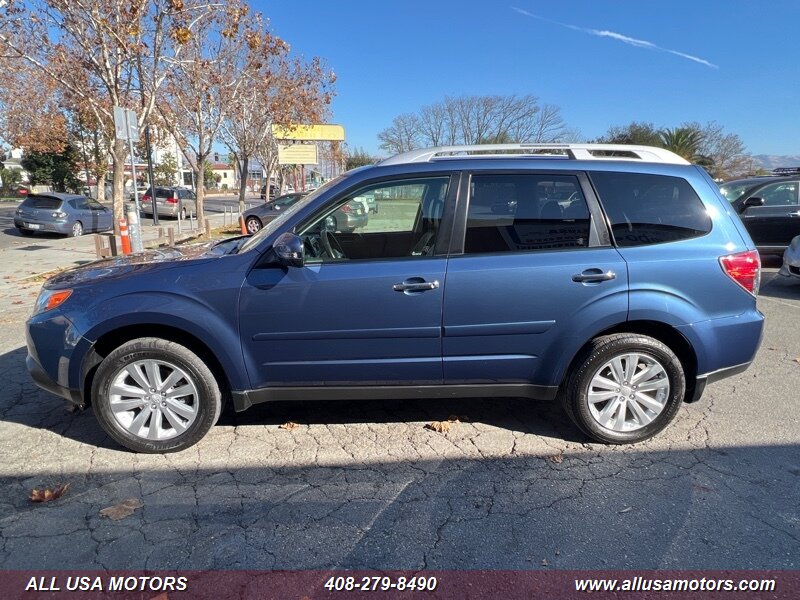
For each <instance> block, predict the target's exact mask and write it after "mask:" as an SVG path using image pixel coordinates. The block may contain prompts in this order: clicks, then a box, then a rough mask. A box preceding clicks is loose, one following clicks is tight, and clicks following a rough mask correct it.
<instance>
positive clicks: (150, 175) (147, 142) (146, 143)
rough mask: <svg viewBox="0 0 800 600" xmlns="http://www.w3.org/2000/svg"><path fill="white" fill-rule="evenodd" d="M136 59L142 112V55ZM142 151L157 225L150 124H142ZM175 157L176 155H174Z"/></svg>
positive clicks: (144, 104) (154, 220)
mask: <svg viewBox="0 0 800 600" xmlns="http://www.w3.org/2000/svg"><path fill="white" fill-rule="evenodd" d="M136 61H137V63H138V65H139V92H140V95H141V97H142V114H144V108H145V106H146V103H145V100H144V86H143V85H142V55H141V53H137V54H136ZM144 151H145V152H146V153H147V177H148V179H149V180H150V193H151V195H152V200H151V202H152V203H153V225H158V207H157V206H156V180H155V176H154V175H153V150H152V148H151V147H150V124H149V123H147V124H145V126H144ZM176 158H177V157H176Z"/></svg>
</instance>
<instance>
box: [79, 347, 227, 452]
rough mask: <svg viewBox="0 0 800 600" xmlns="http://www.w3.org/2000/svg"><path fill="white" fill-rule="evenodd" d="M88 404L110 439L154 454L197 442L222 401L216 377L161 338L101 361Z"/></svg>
mask: <svg viewBox="0 0 800 600" xmlns="http://www.w3.org/2000/svg"><path fill="white" fill-rule="evenodd" d="M92 405H93V408H94V413H95V415H96V416H97V420H98V421H99V422H100V425H101V426H102V427H103V429H104V430H105V432H106V433H107V434H108V435H109V436H111V437H112V438H113V439H114V440H116V441H117V442H118V443H120V444H122V445H123V446H125V447H126V448H129V449H131V450H134V451H136V452H142V453H148V454H156V453H165V452H178V451H180V450H184V449H186V448H189V447H190V446H193V445H194V444H196V443H197V442H198V441H200V440H201V439H202V438H203V436H205V434H206V433H208V431H209V430H210V429H211V427H213V426H214V424H215V423H216V422H217V419H218V418H219V415H220V411H221V409H222V397H221V394H220V390H219V386H218V384H217V381H216V379H215V378H214V375H213V374H212V373H211V371H210V370H209V368H208V367H207V366H206V365H205V363H204V362H203V361H202V360H201V359H200V358H199V357H198V356H197V355H196V354H195V353H194V352H192V351H191V350H189V349H188V348H186V347H184V346H181V345H180V344H177V343H175V342H170V341H167V340H163V339H160V338H139V339H136V340H132V341H130V342H127V343H125V344H123V345H122V346H120V347H119V348H117V349H116V350H114V351H113V352H111V353H110V354H109V355H108V356H107V357H106V358H105V359H104V360H103V362H102V363H100V366H99V367H98V369H97V373H96V375H95V378H94V382H93V385H92Z"/></svg>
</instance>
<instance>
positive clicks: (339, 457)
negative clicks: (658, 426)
mask: <svg viewBox="0 0 800 600" xmlns="http://www.w3.org/2000/svg"><path fill="white" fill-rule="evenodd" d="M759 306H760V308H761V310H762V311H763V312H764V313H765V314H766V315H767V322H766V332H765V338H764V341H763V344H762V347H761V350H760V352H759V354H758V357H757V360H756V362H755V364H754V365H753V366H752V367H751V368H750V369H749V370H748V371H746V372H745V373H743V374H741V375H738V376H736V377H733V378H730V379H726V380H724V381H721V382H719V383H716V384H714V385H712V386H709V388H708V389H707V391H706V394H705V396H704V397H703V399H702V400H701V401H700V402H699V403H697V404H693V405H686V406H684V407H683V408H682V409H681V411H680V413H679V415H678V417H677V419H676V420H675V422H674V423H673V424H672V425H671V426H670V427H669V428H668V429H667V430H666V431H665V432H664V433H663V434H661V435H660V436H658V437H657V438H655V439H653V440H651V441H649V442H647V443H644V444H638V445H634V446H626V447H613V446H602V445H598V444H591V443H587V441H586V438H585V437H584V436H583V435H581V434H580V432H579V431H577V430H576V429H575V428H574V427H573V426H572V425H571V423H570V422H569V421H568V420H567V418H566V417H565V416H563V415H562V413H561V410H560V409H559V408H558V406H557V405H556V404H548V403H534V402H531V401H526V400H522V399H497V398H487V399H476V400H467V401H465V400H458V401H441V400H437V401H434V400H429V401H425V400H416V401H393V402H385V401H384V402H348V401H342V402H328V403H311V402H301V403H281V404H274V405H262V406H259V407H255V408H254V409H252V410H250V411H248V412H245V413H241V414H234V413H232V412H231V411H227V412H226V413H224V414H223V416H222V419H221V420H220V423H219V424H218V425H217V426H216V427H215V428H214V429H213V430H212V432H211V433H210V434H209V436H208V437H207V438H206V439H204V440H203V441H202V442H200V444H198V445H197V446H195V447H193V448H191V449H189V450H188V451H185V452H183V453H179V454H173V455H165V456H145V455H136V454H132V453H130V452H127V451H124V450H122V449H120V448H119V447H118V446H116V445H115V444H114V443H113V442H112V441H111V440H110V439H108V438H107V437H106V436H105V435H104V434H103V433H102V432H101V430H100V428H99V426H98V425H97V424H96V422H95V419H94V416H93V415H92V413H91V411H86V412H77V413H76V412H68V411H67V410H65V402H64V401H62V400H60V399H59V398H56V397H55V396H52V395H50V394H48V393H46V392H43V391H40V390H39V389H38V388H36V387H35V386H34V384H33V382H32V381H31V380H30V378H29V377H28V375H27V373H26V372H25V368H24V357H25V350H24V333H23V321H24V319H25V318H26V316H27V314H28V313H29V311H30V307H29V305H24V306H23V305H6V306H4V307H2V308H3V309H5V310H4V311H3V312H0V381H2V382H3V386H2V391H0V515H2V516H0V566H2V568H5V569H13V568H16V569H23V568H39V569H46V568H114V569H119V568H177V567H180V568H188V569H204V568H257V569H289V568H291V569H297V568H300V569H303V568H402V569H425V568H431V569H433V568H436V569H451V568H455V569H458V568H476V569H560V568H648V569H650V568H735V569H749V568H752V569H762V568H763V569H797V568H799V567H800V509H799V508H798V502H797V497H798V492H800V411H798V390H800V335H798V334H797V331H798V329H797V323H798V320H800V283H794V282H787V281H785V280H782V279H780V278H776V273H775V269H771V270H768V272H767V273H765V277H764V283H763V285H762V293H761V297H760V300H759ZM451 416H452V417H457V418H458V421H457V422H453V423H451V426H450V429H449V431H447V432H445V433H437V432H436V431H433V430H430V429H427V428H426V427H425V425H426V424H429V423H432V422H433V421H444V420H448V419H449V418H450V417H451ZM290 421H291V422H295V423H297V427H294V428H288V429H283V428H281V427H280V425H281V424H284V423H287V422H290ZM65 483H69V489H68V490H67V492H66V493H65V494H64V496H63V497H61V498H60V499H58V500H55V501H52V502H49V503H45V504H35V503H31V502H30V501H29V499H28V496H29V494H30V492H31V490H32V489H33V488H39V489H42V488H43V487H50V488H53V487H55V486H57V485H59V484H65ZM129 499H135V500H137V501H139V502H141V507H140V508H136V509H135V510H133V513H132V514H131V515H129V516H127V517H124V518H121V519H119V520H113V519H111V518H108V517H105V516H103V515H101V513H100V511H101V510H103V509H105V508H107V507H110V506H114V505H117V504H119V503H121V502H123V501H125V500H129ZM134 504H136V505H138V502H136V503H134Z"/></svg>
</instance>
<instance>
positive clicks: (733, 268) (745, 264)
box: [719, 250, 761, 296]
mask: <svg viewBox="0 0 800 600" xmlns="http://www.w3.org/2000/svg"><path fill="white" fill-rule="evenodd" d="M719 264H720V265H722V270H723V271H725V273H726V274H727V275H728V277H730V278H731V279H733V280H734V281H735V282H736V283H738V284H739V285H740V286H742V287H743V288H744V289H746V290H747V291H748V292H750V293H751V294H753V295H754V296H755V295H756V294H758V286H759V284H760V283H761V258H760V257H759V255H758V252H757V251H756V250H748V251H746V252H739V253H737V254H728V255H727V256H720V257H719Z"/></svg>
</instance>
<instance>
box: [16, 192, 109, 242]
mask: <svg viewBox="0 0 800 600" xmlns="http://www.w3.org/2000/svg"><path fill="white" fill-rule="evenodd" d="M113 221H114V218H113V214H112V213H111V211H110V210H109V209H108V208H106V207H105V206H103V205H102V204H100V203H99V202H97V201H96V200H92V199H91V198H86V197H85V196H77V195H75V194H61V193H58V192H48V193H46V194H31V195H30V196H28V197H27V198H26V199H25V200H24V201H23V202H22V203H21V204H20V205H19V208H17V211H16V213H15V214H14V227H16V228H17V229H18V230H19V232H20V233H21V234H22V235H33V234H34V233H37V232H41V233H45V232H49V233H61V234H63V235H69V236H71V237H78V236H80V235H83V234H84V233H88V232H91V231H108V230H109V229H111V227H112V225H113Z"/></svg>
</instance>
